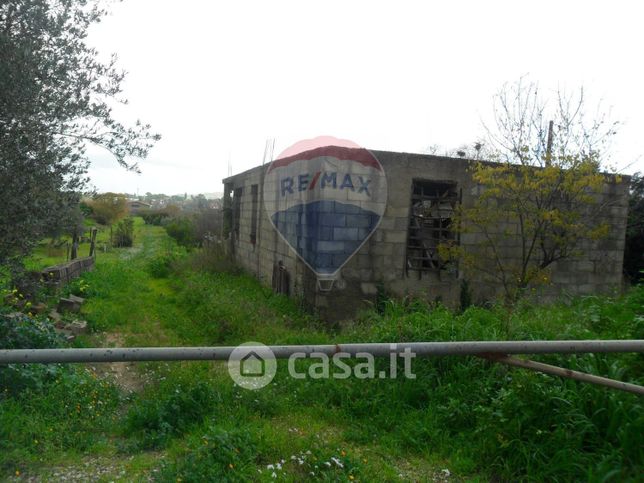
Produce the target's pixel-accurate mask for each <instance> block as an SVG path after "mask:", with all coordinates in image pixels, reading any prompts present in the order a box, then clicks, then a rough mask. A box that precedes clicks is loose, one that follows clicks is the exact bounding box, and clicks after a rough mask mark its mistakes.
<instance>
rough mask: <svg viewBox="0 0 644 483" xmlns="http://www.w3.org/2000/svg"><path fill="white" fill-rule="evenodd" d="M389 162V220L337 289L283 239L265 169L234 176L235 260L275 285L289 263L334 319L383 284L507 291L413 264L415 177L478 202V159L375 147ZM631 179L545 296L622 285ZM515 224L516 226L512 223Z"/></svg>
mask: <svg viewBox="0 0 644 483" xmlns="http://www.w3.org/2000/svg"><path fill="white" fill-rule="evenodd" d="M373 153H374V154H375V155H376V156H377V157H378V159H379V161H380V163H381V164H382V166H383V168H384V170H385V172H386V174H387V183H388V203H387V208H386V211H385V213H384V215H383V218H382V220H381V223H380V225H379V227H378V229H377V230H376V232H375V233H374V234H373V235H372V236H371V238H370V239H369V240H368V241H367V242H366V243H365V244H364V245H363V246H362V247H361V249H360V250H359V251H358V253H357V254H356V255H355V256H354V257H353V258H351V259H350V260H349V261H348V262H347V264H346V265H345V266H344V267H343V268H342V269H341V272H340V277H339V279H338V280H337V281H336V282H335V283H334V286H333V288H332V290H331V291H328V292H327V291H322V290H320V288H319V287H318V286H317V283H316V277H315V276H314V274H313V273H312V272H311V271H310V270H309V269H308V267H306V265H305V264H304V263H303V262H302V261H301V260H299V258H298V257H297V256H296V255H295V252H294V251H293V250H291V249H290V247H289V246H288V245H287V244H286V243H285V242H284V241H283V240H282V238H281V237H280V236H279V235H278V233H277V232H276V230H274V229H273V226H272V225H271V223H270V220H269V219H268V216H267V214H266V212H265V209H264V205H263V202H262V189H263V187H262V185H263V173H264V170H265V168H266V167H257V168H254V169H251V170H249V171H246V172H244V173H241V174H238V175H235V176H232V177H230V178H227V179H226V180H224V181H225V183H227V185H228V186H229V187H233V188H239V187H241V188H242V190H243V194H242V197H241V207H240V233H239V239H238V240H233V241H232V245H233V251H234V256H235V259H236V260H237V261H238V262H239V263H240V264H241V265H242V266H243V267H244V268H245V269H246V270H247V271H249V272H250V273H253V274H254V275H255V276H257V277H258V278H259V280H260V281H262V283H264V284H267V285H270V284H271V278H272V274H273V266H274V264H275V263H277V262H280V261H281V262H282V263H283V264H284V266H285V267H286V270H287V271H288V273H289V275H290V285H291V286H290V293H291V295H294V296H297V297H303V298H304V300H305V301H306V302H307V303H309V304H310V305H311V306H313V307H315V309H316V310H317V311H318V312H319V313H320V314H321V316H323V317H325V318H327V319H332V320H333V319H342V318H348V317H351V316H353V315H354V314H355V313H356V311H357V310H359V309H360V308H361V307H365V306H368V305H369V303H370V302H374V301H375V298H376V294H377V291H378V289H379V287H381V288H384V290H385V292H386V293H388V294H390V295H394V296H398V297H404V296H413V297H419V298H423V299H425V300H428V301H435V300H441V301H442V302H443V303H446V304H447V305H450V306H456V305H457V304H458V300H459V296H460V290H461V288H460V287H461V280H462V279H463V278H466V279H467V280H468V282H469V285H470V287H471V288H472V291H473V295H474V298H475V300H479V301H483V300H489V299H492V298H494V297H497V296H499V295H501V294H502V286H501V285H500V284H499V283H497V282H494V281H493V280H491V279H490V278H489V277H486V276H484V275H483V274H481V273H480V272H470V273H468V272H467V271H466V270H465V269H463V267H460V268H459V269H458V270H451V271H445V270H443V271H440V272H422V273H419V272H416V271H409V272H407V271H406V269H405V266H406V245H407V229H408V220H409V216H410V199H411V194H412V193H411V190H412V183H413V180H415V179H422V180H433V181H451V182H456V184H457V189H458V190H460V192H461V193H462V195H461V196H462V203H463V204H464V205H471V203H472V202H473V201H474V199H475V198H476V197H477V196H478V194H479V188H478V187H477V186H475V185H474V184H473V182H472V180H471V177H470V175H469V174H468V171H467V169H468V166H469V165H470V162H469V161H467V160H463V159H455V158H445V157H438V156H429V155H419V154H408V153H391V152H384V151H374V152H373ZM253 184H257V185H258V189H259V198H260V203H259V207H260V209H259V213H258V233H257V238H256V242H255V243H254V244H253V243H251V231H250V230H251V219H252V216H253V214H252V199H251V186H252V185H253ZM627 195H628V180H626V179H624V180H622V181H621V182H611V183H607V184H606V186H605V189H604V192H603V194H602V195H601V199H600V200H599V201H600V205H601V206H603V207H604V210H602V211H601V212H597V213H595V214H594V215H593V216H596V217H597V223H602V222H604V221H607V222H609V223H610V226H611V229H610V234H609V236H608V237H607V238H605V239H602V240H599V241H591V240H588V241H585V242H584V243H583V244H582V246H580V249H581V252H582V253H581V254H580V255H579V256H577V257H575V258H572V259H569V260H565V261H560V262H558V263H556V264H555V265H554V266H553V267H552V284H551V285H550V286H548V287H543V288H540V292H539V293H540V294H541V296H542V297H544V298H552V297H554V296H559V295H561V294H564V293H569V294H589V293H598V292H606V291H610V290H613V289H615V288H617V287H619V286H620V285H621V280H622V259H623V250H624V239H625V229H626V214H627V206H628V202H627ZM504 228H506V229H513V227H512V224H508V226H505V227H504ZM480 237H481V235H480V234H477V233H468V234H463V235H462V237H461V240H460V243H461V245H462V246H464V247H465V249H466V250H467V249H468V247H472V249H474V247H475V246H477V244H478V243H479V242H480V241H481V238H480ZM518 250H519V246H518V244H513V243H512V242H511V241H510V243H508V244H506V246H504V247H503V251H504V257H507V259H512V258H516V257H518V256H519V254H520V252H518Z"/></svg>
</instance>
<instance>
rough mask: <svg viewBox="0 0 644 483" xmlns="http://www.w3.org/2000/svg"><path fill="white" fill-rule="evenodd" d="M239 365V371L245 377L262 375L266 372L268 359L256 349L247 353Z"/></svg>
mask: <svg viewBox="0 0 644 483" xmlns="http://www.w3.org/2000/svg"><path fill="white" fill-rule="evenodd" d="M239 365H240V367H239V373H240V374H241V375H242V376H243V377H262V376H263V375H264V374H265V373H266V361H264V359H262V358H261V357H259V356H258V355H257V353H256V352H255V351H251V352H249V353H248V354H246V355H245V356H244V357H243V358H242V359H241V361H240V364H239Z"/></svg>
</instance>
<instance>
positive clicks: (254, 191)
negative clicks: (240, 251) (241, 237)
mask: <svg viewBox="0 0 644 483" xmlns="http://www.w3.org/2000/svg"><path fill="white" fill-rule="evenodd" d="M250 197H251V219H250V242H251V243H252V244H253V245H254V244H255V243H257V217H258V215H259V213H258V210H259V189H258V185H256V184H254V185H251V187H250Z"/></svg>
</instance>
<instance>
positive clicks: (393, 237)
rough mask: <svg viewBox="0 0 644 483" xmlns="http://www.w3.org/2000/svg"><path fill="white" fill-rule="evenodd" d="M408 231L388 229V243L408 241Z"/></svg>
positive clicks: (386, 239)
mask: <svg viewBox="0 0 644 483" xmlns="http://www.w3.org/2000/svg"><path fill="white" fill-rule="evenodd" d="M406 241H407V232H405V231H386V232H385V242H388V243H406Z"/></svg>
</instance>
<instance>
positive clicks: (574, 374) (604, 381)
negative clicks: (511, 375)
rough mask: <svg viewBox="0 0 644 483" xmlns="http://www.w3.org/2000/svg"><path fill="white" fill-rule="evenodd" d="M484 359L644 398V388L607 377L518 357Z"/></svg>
mask: <svg viewBox="0 0 644 483" xmlns="http://www.w3.org/2000/svg"><path fill="white" fill-rule="evenodd" d="M483 357H485V359H488V360H491V361H494V362H500V363H502V364H507V365H508V366H514V367H521V368H523V369H530V370H532V371H537V372H543V373H545V374H550V375H552V376H559V377H565V378H568V379H574V380H576V381H582V382H590V383H592V384H598V385H600V386H606V387H610V388H612V389H619V390H621V391H626V392H631V393H633V394H637V395H638V396H644V387H642V386H638V385H636V384H629V383H628V382H622V381H616V380H614V379H608V378H606V377H601V376H595V375H592V374H586V373H585V372H579V371H573V370H572V369H564V368H563V367H557V366H551V365H550V364H544V363H543V362H535V361H530V360H525V359H518V358H516V357H509V356H499V355H491V356H487V357H486V356H483Z"/></svg>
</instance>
